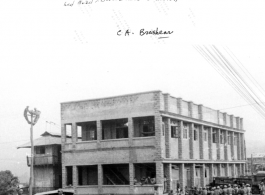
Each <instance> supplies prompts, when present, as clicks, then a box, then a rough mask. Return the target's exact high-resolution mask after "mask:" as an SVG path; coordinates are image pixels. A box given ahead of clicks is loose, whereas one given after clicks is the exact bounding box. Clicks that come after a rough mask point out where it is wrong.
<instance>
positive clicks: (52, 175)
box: [18, 132, 69, 194]
mask: <svg viewBox="0 0 265 195" xmlns="http://www.w3.org/2000/svg"><path fill="white" fill-rule="evenodd" d="M67 139H69V137H68V138H67ZM33 142H34V160H33V163H34V164H33V174H34V180H33V181H34V184H33V186H34V187H33V194H35V193H39V192H46V191H51V190H57V189H59V188H61V187H62V163H61V135H60V134H54V133H50V132H44V133H43V134H42V135H41V137H40V138H37V139H35V140H34V141H33ZM18 148H31V143H26V144H24V145H21V146H19V147H18ZM31 158H32V157H29V156H27V165H28V166H31Z"/></svg>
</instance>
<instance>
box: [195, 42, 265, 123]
mask: <svg viewBox="0 0 265 195" xmlns="http://www.w3.org/2000/svg"><path fill="white" fill-rule="evenodd" d="M193 47H194V48H195V49H196V50H197V51H198V52H199V53H200V54H201V56H203V57H204V58H205V59H206V60H207V61H208V63H209V64H210V65H212V66H213V67H214V68H215V70H216V71H217V72H218V73H219V74H220V75H221V76H222V77H223V78H224V79H225V80H226V81H227V82H228V83H229V85H231V86H232V87H233V88H234V89H235V90H236V91H237V92H238V93H239V95H240V96H241V97H242V98H243V99H245V100H246V101H247V102H249V104H248V105H251V106H252V107H253V108H254V109H255V110H256V111H257V112H258V114H260V116H261V117H262V118H264V119H265V108H264V107H263V105H264V104H263V102H262V101H261V99H260V97H259V96H258V94H256V93H255V91H254V90H253V89H252V88H251V86H250V85H249V83H248V82H247V81H246V80H245V79H244V77H243V76H242V75H241V74H240V73H239V72H238V71H237V70H236V69H235V67H233V65H232V64H231V62H230V61H229V60H228V59H227V58H226V57H225V56H224V55H223V54H222V52H221V51H220V50H219V49H218V48H217V47H216V46H210V47H209V48H207V47H206V46H203V47H201V46H193ZM211 50H212V51H211ZM227 53H228V52H227ZM228 54H229V53H228ZM229 55H230V54H229ZM230 57H231V58H232V59H233V61H235V59H234V58H233V57H232V56H231V55H230ZM244 73H245V74H246V71H244ZM249 75H250V73H249ZM255 86H257V85H255ZM253 102H255V103H253ZM260 103H262V104H260Z"/></svg>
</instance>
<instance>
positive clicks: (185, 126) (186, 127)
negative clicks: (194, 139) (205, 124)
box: [183, 123, 189, 139]
mask: <svg viewBox="0 0 265 195" xmlns="http://www.w3.org/2000/svg"><path fill="white" fill-rule="evenodd" d="M188 128H189V126H188V124H187V123H183V138H184V139H188Z"/></svg>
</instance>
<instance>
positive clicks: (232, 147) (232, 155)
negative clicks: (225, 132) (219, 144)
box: [230, 131, 236, 160]
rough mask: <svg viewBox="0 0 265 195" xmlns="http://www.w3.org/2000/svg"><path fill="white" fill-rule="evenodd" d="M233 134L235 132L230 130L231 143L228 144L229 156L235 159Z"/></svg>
mask: <svg viewBox="0 0 265 195" xmlns="http://www.w3.org/2000/svg"><path fill="white" fill-rule="evenodd" d="M234 136H235V133H234V132H233V131H232V132H231V145H230V147H231V157H232V160H235V159H236V158H235V156H234V155H235V149H234V145H235V143H234V141H235V140H234Z"/></svg>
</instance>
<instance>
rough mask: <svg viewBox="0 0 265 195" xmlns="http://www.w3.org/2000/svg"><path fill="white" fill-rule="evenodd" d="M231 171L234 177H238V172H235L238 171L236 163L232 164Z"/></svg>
mask: <svg viewBox="0 0 265 195" xmlns="http://www.w3.org/2000/svg"><path fill="white" fill-rule="evenodd" d="M231 171H232V173H231V176H232V177H236V174H235V172H236V166H235V164H234V163H233V164H232V167H231Z"/></svg>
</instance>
